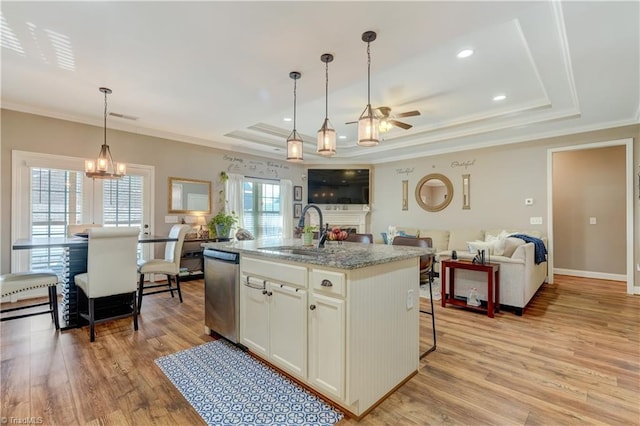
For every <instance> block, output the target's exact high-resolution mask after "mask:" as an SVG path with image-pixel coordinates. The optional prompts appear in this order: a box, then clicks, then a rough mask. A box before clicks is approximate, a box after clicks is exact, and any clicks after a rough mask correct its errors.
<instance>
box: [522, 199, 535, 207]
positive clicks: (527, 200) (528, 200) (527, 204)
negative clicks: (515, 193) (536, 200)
mask: <svg viewBox="0 0 640 426" xmlns="http://www.w3.org/2000/svg"><path fill="white" fill-rule="evenodd" d="M524 205H525V206H532V205H533V198H525V199H524Z"/></svg>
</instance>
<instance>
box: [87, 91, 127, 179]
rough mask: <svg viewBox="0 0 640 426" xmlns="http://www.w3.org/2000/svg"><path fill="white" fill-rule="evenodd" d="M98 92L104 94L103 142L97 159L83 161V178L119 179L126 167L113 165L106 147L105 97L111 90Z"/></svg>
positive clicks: (125, 171)
mask: <svg viewBox="0 0 640 426" xmlns="http://www.w3.org/2000/svg"><path fill="white" fill-rule="evenodd" d="M99 90H100V91H101V92H102V93H104V141H103V143H102V146H101V147H100V153H99V154H98V158H97V159H96V160H93V159H91V160H85V161H84V172H85V176H87V177H89V178H93V179H120V178H121V177H123V176H124V175H125V174H126V173H127V165H126V164H124V163H114V162H113V158H112V157H111V150H110V149H109V145H107V95H108V94H110V93H112V90H111V89H109V88H107V87H101V88H100V89H99Z"/></svg>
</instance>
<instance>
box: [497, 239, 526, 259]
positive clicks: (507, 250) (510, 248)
mask: <svg viewBox="0 0 640 426" xmlns="http://www.w3.org/2000/svg"><path fill="white" fill-rule="evenodd" d="M523 244H524V240H521V239H520V238H514V237H507V238H506V239H505V245H504V253H503V254H502V255H503V256H506V257H511V256H513V252H515V251H516V249H517V248H518V247H519V246H521V245H523Z"/></svg>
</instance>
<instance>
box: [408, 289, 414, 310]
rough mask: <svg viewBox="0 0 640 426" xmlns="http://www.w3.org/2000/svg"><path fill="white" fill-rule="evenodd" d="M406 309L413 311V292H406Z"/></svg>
mask: <svg viewBox="0 0 640 426" xmlns="http://www.w3.org/2000/svg"><path fill="white" fill-rule="evenodd" d="M407 309H413V290H408V291H407Z"/></svg>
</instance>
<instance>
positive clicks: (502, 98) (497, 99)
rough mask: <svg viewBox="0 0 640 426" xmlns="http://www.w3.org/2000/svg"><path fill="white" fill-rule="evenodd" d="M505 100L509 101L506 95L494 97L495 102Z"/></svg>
mask: <svg viewBox="0 0 640 426" xmlns="http://www.w3.org/2000/svg"><path fill="white" fill-rule="evenodd" d="M505 99H507V97H506V96H505V95H496V96H494V97H493V100H494V101H504V100H505Z"/></svg>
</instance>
